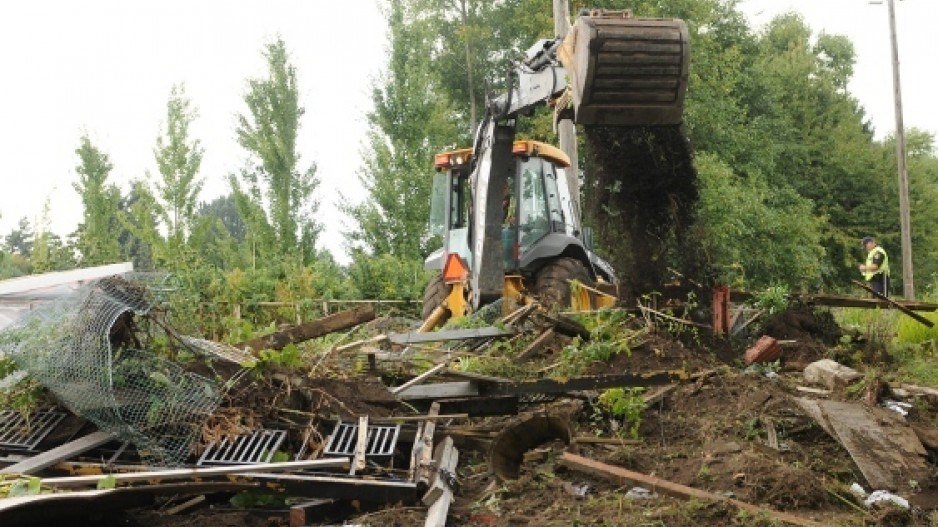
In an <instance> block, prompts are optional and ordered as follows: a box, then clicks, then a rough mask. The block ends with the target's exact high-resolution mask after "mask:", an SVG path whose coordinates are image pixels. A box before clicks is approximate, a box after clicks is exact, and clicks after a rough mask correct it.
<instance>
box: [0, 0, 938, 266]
mask: <svg viewBox="0 0 938 527" xmlns="http://www.w3.org/2000/svg"><path fill="white" fill-rule="evenodd" d="M896 5H897V25H898V29H899V50H900V57H901V64H902V85H903V103H904V108H905V111H904V115H905V125H906V127H912V126H914V127H918V128H923V129H926V130H928V131H930V132H932V133H938V103H936V102H935V97H934V95H933V93H932V92H934V90H935V84H936V83H935V81H936V80H938V74H936V73H935V70H934V66H933V63H934V61H933V59H932V58H931V57H932V56H933V50H932V49H931V46H933V45H934V43H932V42H930V41H927V40H926V38H927V36H928V35H930V34H931V32H932V31H934V28H933V24H934V20H935V19H936V18H938V17H936V15H938V2H936V1H935V0H905V1H901V2H897V4H896ZM741 7H742V9H743V10H744V12H745V13H746V14H747V16H749V17H750V20H751V21H752V22H753V24H754V26H755V27H759V26H761V24H764V23H765V22H767V21H768V20H770V19H771V18H772V17H774V16H775V15H777V14H779V13H782V12H785V11H788V10H794V11H798V12H800V13H802V14H803V15H804V17H805V19H806V20H807V22H808V24H809V25H810V26H811V27H812V28H813V29H814V30H815V32H821V31H824V32H828V33H838V34H844V35H847V36H848V37H850V39H851V40H852V41H853V43H854V45H855V47H856V51H857V55H858V57H857V65H856V72H855V76H854V80H853V82H852V83H851V85H850V89H851V91H852V92H853V94H854V95H855V96H856V97H857V98H858V99H859V100H860V102H861V104H862V105H863V106H864V107H865V108H866V110H867V113H868V115H869V116H870V118H871V120H872V121H873V124H874V126H875V128H876V131H877V136H878V137H882V136H884V135H886V134H891V133H892V132H893V130H894V129H895V118H894V114H893V101H892V75H891V69H890V56H889V31H888V18H887V11H886V6H885V5H884V4H883V5H871V4H869V2H867V0H744V1H743V2H742V3H741ZM277 35H279V36H281V37H283V39H284V41H285V42H286V44H287V48H288V50H289V51H290V53H291V59H292V62H293V64H294V65H295V66H296V68H297V70H298V75H299V86H300V89H301V96H302V104H303V105H304V106H305V108H306V115H305V117H304V119H303V121H302V129H301V134H300V137H299V148H298V150H299V152H301V153H302V155H303V159H302V160H301V163H302V166H304V167H305V166H306V165H307V164H308V163H309V162H310V161H315V162H316V163H317V165H318V166H319V170H318V174H319V176H320V178H321V179H322V186H321V193H320V195H321V201H322V205H321V209H320V210H321V214H320V216H321V217H320V219H321V221H323V223H324V224H325V225H326V230H325V232H324V234H323V237H322V239H321V244H322V245H323V246H325V247H326V248H328V249H330V250H331V251H332V252H333V253H334V254H336V256H337V257H338V258H339V259H340V260H341V261H344V260H346V257H345V255H344V252H343V249H342V235H341V233H342V231H343V228H344V226H347V225H348V222H347V220H345V219H344V218H342V217H341V215H340V213H339V212H338V211H337V209H336V207H335V200H336V199H337V197H338V192H339V191H341V192H342V193H344V194H345V195H348V196H350V197H352V198H353V199H362V198H364V193H363V191H362V190H361V189H360V188H359V184H358V179H357V175H356V172H357V170H358V168H359V166H360V161H359V159H360V151H361V148H362V145H363V143H364V139H365V132H366V117H365V115H366V113H367V112H368V110H369V109H370V106H371V101H370V86H371V83H372V81H373V80H374V79H376V78H379V77H380V72H381V68H382V66H383V64H384V59H385V51H386V35H385V26H384V21H383V18H382V16H381V13H380V12H379V10H378V7H377V0H344V1H342V2H326V1H322V0H264V1H260V0H257V1H246V0H237V1H226V2H220V1H219V2H214V1H207V0H206V1H195V0H159V1H151V0H137V1H127V0H82V1H66V0H60V1H54V0H31V1H28V2H7V3H5V4H4V6H3V8H2V10H0V71H2V72H3V77H2V81H0V183H2V188H0V235H5V234H7V233H8V232H9V231H10V229H12V228H13V227H14V226H15V225H16V223H17V222H18V221H19V219H20V218H21V217H24V216H26V217H28V218H29V219H30V221H31V222H32V223H33V224H34V225H35V224H36V221H37V219H38V216H39V213H40V211H41V208H42V205H43V203H45V201H46V200H49V203H50V206H51V216H52V218H51V229H52V231H54V232H56V233H59V234H61V235H65V234H67V233H70V232H72V231H74V230H75V228H76V226H77V224H78V222H79V221H80V219H81V205H80V203H79V201H78V197H77V194H76V193H75V191H74V189H73V188H72V185H73V183H74V182H76V181H77V175H76V173H75V165H76V164H77V157H76V155H75V149H76V147H77V146H78V139H79V137H80V136H81V135H82V134H83V133H87V134H88V135H89V136H90V137H91V139H92V141H93V143H94V144H95V145H97V146H98V147H99V148H101V149H102V150H103V151H104V152H105V153H107V154H108V155H109V156H110V158H111V162H112V163H113V165H114V170H113V172H112V177H113V181H114V182H115V183H117V184H118V185H119V186H121V188H122V189H125V190H126V188H127V186H128V185H127V184H128V182H129V181H131V180H133V179H136V178H140V177H142V176H143V175H144V174H145V173H146V172H147V171H150V172H151V173H154V174H155V173H156V169H155V163H154V160H153V153H152V150H153V146H154V145H155V141H156V137H157V135H158V134H159V132H160V128H161V125H162V124H163V123H164V121H165V111H166V101H167V98H168V96H169V92H170V88H171V86H172V85H173V84H175V83H185V86H186V90H187V94H188V96H189V98H190V99H191V100H192V102H193V104H194V105H195V106H196V107H197V109H198V112H199V116H198V119H197V120H196V121H195V123H194V125H193V127H192V130H191V132H192V136H193V137H194V138H198V139H199V140H201V142H202V146H203V147H204V148H205V157H204V160H203V163H202V176H203V177H204V178H205V188H204V190H203V194H202V198H203V200H210V199H212V198H215V197H217V196H219V195H221V194H223V193H225V192H227V188H226V183H225V175H226V174H228V173H232V172H235V171H237V170H238V168H240V167H241V166H243V165H244V161H245V154H244V152H243V151H242V150H241V149H240V148H239V147H238V146H237V143H236V142H235V140H234V130H235V115H236V114H237V113H239V112H243V111H245V109H244V106H243V102H242V97H243V95H244V93H245V87H246V79H248V78H249V77H258V76H262V75H264V73H265V64H264V61H263V58H262V56H261V50H262V48H263V46H264V44H265V43H267V42H269V41H271V40H272V39H273V38H275V37H276V36H277ZM692 60H693V57H692ZM690 89H691V90H693V86H691V87H690ZM429 162H430V160H428V166H429ZM428 175H429V174H428Z"/></svg>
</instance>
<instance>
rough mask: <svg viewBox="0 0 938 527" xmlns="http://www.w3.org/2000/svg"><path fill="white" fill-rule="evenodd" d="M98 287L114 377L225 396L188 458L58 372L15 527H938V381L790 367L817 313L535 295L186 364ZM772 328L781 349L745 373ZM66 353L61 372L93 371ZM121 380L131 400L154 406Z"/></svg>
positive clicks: (16, 507) (4, 431) (284, 334)
mask: <svg viewBox="0 0 938 527" xmlns="http://www.w3.org/2000/svg"><path fill="white" fill-rule="evenodd" d="M93 290H94V291H97V293H96V294H99V295H103V296H104V297H105V298H104V300H96V301H88V300H87V298H88V297H83V298H85V301H84V303H80V304H73V305H76V306H77V305H80V306H84V307H86V308H87V307H89V306H100V305H105V306H109V307H108V308H107V309H103V308H102V310H104V311H106V312H107V313H109V316H108V320H110V321H111V322H110V324H106V325H104V326H102V327H104V328H105V331H104V333H103V335H104V336H103V338H102V337H100V336H99V337H97V340H95V342H97V343H98V344H105V346H104V347H105V348H107V349H109V350H110V352H111V353H112V360H111V363H110V364H111V368H110V369H109V370H108V371H109V372H110V374H111V377H112V378H114V377H116V376H119V375H121V374H122V373H120V372H121V371H124V370H122V369H121V366H120V364H121V363H122V361H123V360H126V359H123V357H137V358H139V353H147V354H148V355H152V356H153V357H147V360H151V359H153V358H157V357H159V358H161V360H164V361H166V362H169V363H174V365H175V366H176V367H177V368H178V369H179V370H180V371H182V372H183V373H184V374H188V375H197V374H198V373H197V372H200V373H201V374H202V378H205V379H209V378H211V381H206V382H211V384H209V385H211V386H215V387H217V388H215V389H217V390H218V391H217V392H213V394H217V396H218V399H217V408H216V407H212V408H211V409H208V410H206V409H201V410H198V411H195V412H193V413H192V415H193V416H197V419H196V418H193V417H191V416H190V417H188V418H187V420H186V421H185V422H186V423H187V426H189V427H190V428H191V429H193V430H194V440H193V441H191V442H190V443H189V444H187V447H186V451H185V452H184V455H182V456H181V457H182V458H183V459H182V461H183V462H184V463H183V464H184V465H185V466H184V467H182V468H176V469H173V468H169V466H170V464H169V463H164V462H154V459H155V458H153V457H149V456H148V455H147V452H148V451H147V448H148V446H149V443H147V442H146V441H144V442H140V441H139V440H136V438H135V437H133V436H124V435H121V434H120V428H119V427H112V428H105V427H104V426H103V425H102V424H100V423H98V422H97V420H96V419H92V418H91V416H96V415H97V414H95V412H94V411H89V409H88V408H86V407H85V406H79V405H76V404H74V402H72V401H70V399H69V397H70V394H71V393H73V392H69V391H68V389H65V388H63V387H67V386H69V385H67V383H65V380H58V381H56V382H60V383H63V384H62V387H60V386H58V385H52V384H50V385H49V386H48V388H49V389H50V391H51V392H52V393H53V395H54V396H55V399H56V400H57V401H59V403H60V404H62V405H63V406H65V407H66V408H68V409H69V410H71V412H64V411H62V409H61V408H49V409H43V412H46V411H48V412H52V413H54V414H55V415H52V414H46V413H42V412H38V411H37V412H35V413H33V414H32V416H31V423H30V424H28V425H24V424H23V421H22V420H18V421H17V420H15V419H14V415H13V414H16V415H19V414H18V413H15V412H11V413H10V415H7V413H4V414H0V456H2V457H0V466H3V467H5V468H2V469H0V492H3V493H4V494H5V495H8V496H11V497H8V498H6V499H0V522H2V524H3V525H5V526H6V525H30V524H41V523H42V522H44V521H49V519H50V518H53V519H54V518H66V517H67V518H69V519H73V520H76V521H82V519H84V520H90V521H99V520H100V519H101V518H100V516H101V514H103V513H101V512H100V511H106V514H108V515H112V516H113V519H114V520H115V521H119V522H120V523H121V524H124V525H161V526H167V527H168V526H173V527H175V526H182V525H186V526H192V525H218V524H220V523H221V524H225V525H238V526H241V525H244V526H248V525H251V526H253V525H265V526H266V525H283V526H287V525H289V526H291V527H293V526H296V527H300V526H306V525H336V524H346V525H399V526H412V525H427V526H442V525H512V524H519V523H528V524H531V525H558V526H560V525H564V526H565V525H571V524H574V523H576V524H581V525H609V524H613V525H641V524H643V523H649V522H651V523H655V524H663V525H669V526H678V527H680V526H691V525H694V526H697V525H728V526H729V525H737V526H743V525H745V526H749V525H756V526H759V525H781V524H786V525H805V526H810V525H832V524H837V525H882V526H886V525H890V526H891V525H900V524H907V525H926V524H927V523H925V522H926V521H927V520H926V518H927V515H928V513H929V511H930V510H932V509H935V508H936V507H938V493H936V492H935V490H936V487H935V485H934V478H933V476H932V474H933V472H934V464H933V463H934V459H935V458H934V453H935V452H936V451H938V450H936V448H938V439H936V438H938V431H936V428H935V423H936V422H938V411H936V408H938V405H934V404H933V403H934V402H935V401H938V390H930V389H927V388H922V387H918V386H911V385H907V384H906V385H901V386H900V385H895V386H892V385H888V384H885V386H881V385H878V388H877V389H876V390H870V389H869V388H871V387H872V383H871V382H870V381H869V380H868V379H867V377H866V376H864V375H863V374H862V373H857V372H856V371H853V370H851V369H850V368H849V367H847V365H844V364H839V363H836V362H834V361H832V360H830V359H827V360H823V361H812V362H811V363H809V364H807V365H805V367H804V368H802V367H801V366H797V367H796V364H795V363H789V362H788V361H789V359H791V358H792V357H796V356H797V358H798V360H802V359H805V358H806V357H805V356H804V355H803V353H802V350H803V349H812V350H813V349H815V348H814V346H816V345H818V346H820V345H819V344H818V343H821V342H824V340H825V339H828V338H829V335H828V333H829V329H830V328H829V327H828V326H827V325H824V324H821V325H817V324H813V325H812V324H790V326H794V325H797V326H798V331H799V332H797V333H796V332H791V331H789V332H787V333H786V332H785V331H786V328H785V327H783V326H785V325H784V324H782V323H780V322H778V321H779V320H789V321H792V320H800V318H799V317H800V316H796V315H794V314H791V313H789V314H787V315H783V316H781V317H775V318H773V319H771V320H772V321H773V322H772V323H771V324H762V325H760V327H759V328H758V329H759V330H760V333H759V334H757V335H755V336H753V337H751V338H749V339H739V340H732V339H730V337H720V338H716V337H714V336H712V335H710V334H709V333H708V332H707V330H706V327H705V324H701V323H697V322H692V321H689V320H686V319H683V318H681V316H680V314H678V313H670V312H664V311H659V310H656V309H651V308H644V309H640V310H638V311H634V312H629V311H625V310H606V311H601V312H594V313H586V314H569V315H563V314H558V313H550V312H547V311H544V310H542V309H540V308H539V306H538V305H537V304H536V303H535V304H531V305H528V306H523V307H520V308H517V309H515V310H514V311H511V312H503V313H501V314H493V313H487V314H486V315H487V316H486V317H482V318H481V319H468V320H462V321H453V322H452V323H451V324H450V325H449V326H447V327H445V328H443V329H442V330H440V331H437V332H433V333H417V332H413V331H412V330H411V328H412V327H414V326H415V322H413V321H401V320H392V319H380V318H376V315H375V312H374V310H373V309H371V308H370V307H368V306H363V307H360V308H357V309H354V310H351V311H345V312H341V313H337V314H333V315H330V316H329V317H325V318H323V319H319V320H315V321H311V322H308V323H306V324H302V325H300V326H293V327H287V328H281V329H280V330H279V331H276V332H274V333H272V334H269V335H264V336H261V337H258V338H255V339H252V340H248V341H245V342H241V343H236V344H233V345H225V344H220V343H214V345H213V346H209V345H207V344H206V345H205V348H206V349H207V350H208V351H206V352H205V353H203V354H200V355H199V356H198V357H188V356H187V357H186V359H187V360H182V358H181V355H180V354H179V353H177V352H176V351H178V350H181V349H188V348H185V347H184V346H185V345H186V344H185V343H187V342H193V341H195V340H197V339H191V338H182V337H179V338H175V337H174V338H172V340H171V342H172V344H171V345H168V346H167V349H165V350H159V349H157V348H155V347H153V346H148V343H149V342H151V341H150V340H149V338H144V337H143V335H147V331H145V330H147V329H153V326H157V327H160V328H161V329H160V331H161V332H162V333H164V334H166V335H170V336H172V335H174V333H173V332H172V329H171V328H169V326H168V325H167V324H166V322H165V320H164V319H161V318H154V309H153V307H152V306H151V305H149V304H146V303H145V302H144V301H143V300H140V297H137V298H138V303H137V304H134V303H131V302H125V303H121V304H116V306H117V307H110V302H112V300H111V298H113V297H114V296H115V295H116V294H117V292H121V293H124V294H128V295H129V292H132V291H136V289H134V287H133V286H132V284H131V283H130V282H125V281H114V282H111V283H109V282H104V283H103V284H102V283H99V284H98V285H97V286H95V287H94V288H93ZM95 302H97V303H95ZM121 306H123V307H121ZM127 306H130V307H127ZM506 309H507V308H506ZM86 312H87V311H86ZM822 318H823V317H822ZM38 320H43V319H41V318H40V319H38ZM82 320H84V321H87V320H90V318H89V317H75V322H73V324H75V323H78V322H79V321H82ZM33 324H35V322H33ZM164 326H165V327H164ZM30 327H33V328H35V327H37V326H30V324H29V323H24V324H21V325H19V326H17V329H14V334H17V333H16V332H17V331H20V329H19V328H30ZM752 327H753V328H755V326H752ZM56 329H57V328H47V329H44V330H43V331H44V334H45V335H46V337H45V338H52V337H53V336H56V335H59V333H58V332H56V331H55V330H56ZM769 330H771V331H773V332H774V334H773V335H772V336H770V337H767V338H769V339H771V340H773V341H775V344H776V346H775V347H772V349H773V353H777V354H778V356H777V358H776V359H775V360H774V361H753V364H751V365H747V364H746V362H747V361H746V359H745V351H746V349H748V348H751V347H753V344H754V343H755V342H756V340H757V339H758V338H759V336H761V335H762V334H763V333H767V332H768V331H769ZM788 330H792V328H791V327H788ZM66 333H68V332H66ZM19 334H20V335H22V334H21V333H19ZM5 335H7V336H9V335H10V333H5ZM309 339H318V340H316V341H312V340H309ZM19 342H21V343H22V342H32V341H28V340H24V339H20V341H19ZM37 342H38V341H37ZM61 342H63V341H61V340H55V343H56V344H60V343H61ZM167 342H169V341H167ZM204 342H207V341H204ZM304 343H306V344H304ZM29 346H34V347H33V348H31V349H32V353H39V349H40V348H39V347H38V346H39V345H38V344H29ZM70 346H74V345H70ZM60 349H64V350H65V351H61V352H60V358H62V360H61V362H60V363H59V364H60V365H61V366H62V367H66V366H67V365H74V364H77V363H78V362H77V361H78V359H79V358H80V357H79V356H78V355H76V354H75V353H74V352H73V351H70V350H71V348H68V347H63V348H60ZM817 349H821V348H820V347H818V348H817ZM25 350H26V346H24V345H22V344H20V347H18V348H17V349H16V350H14V351H13V353H25ZM128 350H148V351H146V352H144V351H139V352H137V353H138V355H127V354H126V353H127V351H128ZM173 350H176V351H173ZM278 350H279V351H278ZM221 355H224V356H226V357H228V358H227V359H223V358H221ZM234 358H240V360H238V361H237V362H231V359H234ZM19 362H20V360H19V359H18V363H19ZM22 364H23V365H24V367H25V366H27V365H32V364H33V363H32V362H29V361H28V360H26V359H22ZM36 364H45V363H43V362H41V361H38V362H36ZM31 367H32V366H31ZM161 368H162V366H153V365H149V364H141V365H139V366H138V367H136V369H135V370H131V371H132V372H133V373H134V375H144V374H145V375H146V376H151V375H150V374H151V373H160V374H163V372H164V370H163V369H161ZM802 369H804V370H805V371H804V372H802ZM28 371H29V372H30V375H32V376H35V377H36V378H37V379H39V380H40V382H43V384H45V382H46V381H45V380H44V379H45V377H43V376H42V375H43V374H42V372H41V369H40V370H36V371H39V373H33V370H32V369H30V370H28ZM157 377H159V376H157ZM216 377H217V378H218V379H221V381H216V380H215V378H216ZM49 378H51V379H68V376H60V377H49ZM72 381H73V382H74V379H72ZM172 384H173V385H174V386H175V387H177V388H179V389H181V390H182V391H185V392H192V391H194V388H193V386H192V385H191V384H190V385H186V384H185V383H184V382H183V381H178V380H176V381H173V383H172ZM53 386H54V387H53ZM107 386H109V387H110V389H111V390H112V393H110V394H109V395H108V397H110V399H109V401H111V402H112V409H113V410H115V411H114V412H113V413H114V414H115V415H118V416H120V415H122V414H123V413H124V412H122V411H120V410H121V409H120V408H117V407H119V406H120V405H122V404H127V405H130V406H133V405H136V404H140V403H139V402H136V401H134V400H133V399H128V398H126V395H125V394H124V390H126V387H125V385H122V384H120V383H119V382H116V381H112V382H111V383H110V384H108V385H107ZM138 389H139V388H138ZM199 389H203V388H199ZM203 393H204V392H203ZM150 395H151V397H150V400H156V399H160V398H163V397H165V399H166V402H171V401H172V399H171V397H169V396H168V395H165V392H151V394H150ZM196 395H198V396H201V395H202V394H201V393H200V394H192V393H190V394H188V397H190V398H191V397H195V396H196ZM180 397H181V396H180ZM151 405H152V403H151ZM91 410H93V408H92V409H91ZM899 410H902V411H901V412H900V411H899ZM151 412H152V413H153V415H156V410H152V411H151ZM147 413H150V412H147ZM39 428H43V430H39ZM40 432H41V433H40ZM27 436H29V437H27ZM27 440H28V441H27ZM128 440H129V441H128ZM147 440H149V439H147ZM16 441H19V443H16ZM91 511H96V512H94V513H92V512H91ZM259 511H261V512H259ZM85 513H87V514H86V517H84V518H82V514H85ZM95 514H97V515H98V516H94V515H95ZM92 516H93V517H92ZM40 519H41V520H40ZM916 522H919V523H916Z"/></svg>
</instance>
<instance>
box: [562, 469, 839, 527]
mask: <svg viewBox="0 0 938 527" xmlns="http://www.w3.org/2000/svg"><path fill="white" fill-rule="evenodd" d="M560 463H561V464H562V465H564V466H566V467H568V468H571V469H574V470H579V471H582V472H585V473H587V474H592V475H595V476H600V477H604V478H607V479H612V480H614V481H616V482H618V483H620V484H623V483H624V484H629V485H638V486H642V487H646V488H650V489H651V490H652V491H654V492H660V493H662V494H667V495H668V496H673V497H675V498H679V499H685V500H686V499H698V500H703V501H714V502H722V503H728V504H730V505H733V506H734V507H737V508H739V509H741V510H744V511H747V512H751V513H755V514H764V515H766V516H768V517H770V518H772V519H775V520H778V521H783V522H786V523H790V524H792V525H799V526H804V527H821V524H820V523H817V522H814V521H811V520H807V519H804V518H799V517H798V516H795V515H793V514H788V513H784V512H778V511H773V510H771V509H766V508H763V507H758V506H756V505H752V504H750V503H746V502H744V501H739V500H736V499H733V498H729V497H727V496H722V495H720V494H714V493H712V492H707V491H704V490H700V489H695V488H693V487H688V486H685V485H681V484H678V483H674V482H671V481H668V480H665V479H661V478H658V477H655V476H649V475H647V474H642V473H641V472H634V471H632V470H627V469H624V468H622V467H616V466H613V465H607V464H606V463H600V462H599V461H594V460H592V459H589V458H585V457H582V456H578V455H576V454H571V453H569V452H564V453H563V456H562V457H561V458H560Z"/></svg>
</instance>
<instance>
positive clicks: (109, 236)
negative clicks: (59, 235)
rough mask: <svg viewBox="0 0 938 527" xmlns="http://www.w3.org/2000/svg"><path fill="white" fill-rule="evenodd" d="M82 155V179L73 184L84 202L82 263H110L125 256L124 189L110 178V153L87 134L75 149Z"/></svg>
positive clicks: (80, 240)
mask: <svg viewBox="0 0 938 527" xmlns="http://www.w3.org/2000/svg"><path fill="white" fill-rule="evenodd" d="M75 154H77V155H78V165H77V166H76V167H75V171H76V172H77V173H78V182H77V183H74V184H73V185H72V186H73V187H74V189H75V191H76V192H78V196H79V197H80V198H81V203H82V205H83V206H84V213H83V216H82V222H81V224H79V226H78V231H77V232H76V244H77V248H78V253H79V263H80V265H85V266H87V265H100V264H110V263H114V262H116V261H118V259H119V258H120V257H121V253H120V244H119V243H118V231H119V229H118V219H117V218H118V214H119V210H120V191H119V190H118V189H117V187H116V186H115V185H113V184H112V183H109V182H108V177H109V176H110V174H111V170H112V169H113V168H114V166H113V165H112V164H111V161H110V159H109V157H108V155H107V154H105V153H104V152H102V151H101V150H100V149H99V148H98V147H96V146H95V145H94V144H93V143H92V142H91V139H90V138H89V137H88V136H87V134H86V135H83V136H81V139H80V140H79V146H78V148H77V149H76V150H75Z"/></svg>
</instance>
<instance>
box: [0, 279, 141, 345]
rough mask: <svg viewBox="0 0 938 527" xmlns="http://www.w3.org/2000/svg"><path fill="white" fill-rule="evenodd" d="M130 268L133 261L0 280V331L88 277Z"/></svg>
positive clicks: (78, 285)
mask: <svg viewBox="0 0 938 527" xmlns="http://www.w3.org/2000/svg"><path fill="white" fill-rule="evenodd" d="M133 270H134V264H133V262H124V263H118V264H111V265H101V266H98V267H88V268H85V269H75V270H73V271H59V272H54V273H43V274H37V275H30V276H21V277H18V278H11V279H9V280H0V330H2V329H3V328H5V327H7V326H9V325H10V324H12V323H13V322H14V321H16V319H18V318H19V317H20V316H21V315H22V314H23V313H25V312H27V311H29V310H30V309H32V308H33V307H35V306H36V305H37V304H40V303H42V302H48V301H50V300H55V299H56V298H59V297H61V296H63V295H66V294H69V293H72V292H74V291H75V290H77V289H78V288H79V287H81V286H82V285H83V284H85V283H87V282H88V281H90V280H97V279H99V278H105V277H108V276H113V275H116V274H124V273H129V272H131V271H133Z"/></svg>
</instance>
